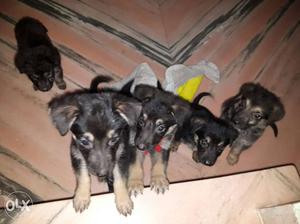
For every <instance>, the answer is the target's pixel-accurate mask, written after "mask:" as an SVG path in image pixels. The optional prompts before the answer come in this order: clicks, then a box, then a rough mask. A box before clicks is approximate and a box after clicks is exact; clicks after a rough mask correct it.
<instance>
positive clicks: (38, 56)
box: [15, 17, 66, 91]
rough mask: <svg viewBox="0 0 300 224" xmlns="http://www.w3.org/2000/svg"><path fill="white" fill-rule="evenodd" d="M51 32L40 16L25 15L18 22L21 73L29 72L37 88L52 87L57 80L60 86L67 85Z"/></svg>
mask: <svg viewBox="0 0 300 224" xmlns="http://www.w3.org/2000/svg"><path fill="white" fill-rule="evenodd" d="M47 32H48V30H47V28H46V27H45V26H44V25H43V24H42V23H41V22H40V21H38V20H37V19H34V18H31V17H24V18H22V19H21V20H19V21H18V22H17V24H16V26H15V36H16V39H17V54H16V56H15V65H16V67H17V68H18V70H19V72H20V73H25V74H26V75H27V76H28V78H29V79H30V80H31V82H32V83H33V88H34V90H40V91H48V90H50V89H51V88H52V86H53V82H54V81H55V83H56V85H57V86H58V88H59V89H65V88H66V83H65V81H64V80H63V72H62V68H61V62H60V55H59V52H58V50H57V48H56V47H54V45H53V44H52V42H51V40H50V38H49V36H48V34H47Z"/></svg>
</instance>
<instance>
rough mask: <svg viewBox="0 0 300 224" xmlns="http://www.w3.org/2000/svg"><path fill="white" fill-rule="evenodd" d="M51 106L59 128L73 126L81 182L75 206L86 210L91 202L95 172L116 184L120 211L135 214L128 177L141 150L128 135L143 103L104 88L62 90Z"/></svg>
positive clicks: (63, 132) (73, 150)
mask: <svg viewBox="0 0 300 224" xmlns="http://www.w3.org/2000/svg"><path fill="white" fill-rule="evenodd" d="M49 109H50V117H51V119H52V121H53V123H54V125H55V127H56V128H57V129H58V131H59V133H60V134H61V135H66V134H67V132H68V131H71V132H72V141H71V146H70V149H71V160H72V166H73V169H74V172H75V175H76V182H77V186H76V189H75V195H74V200H73V205H74V208H75V210H76V211H80V212H81V211H83V210H84V209H86V208H87V207H88V205H89V203H90V185H91V180H90V175H96V176H97V177H98V179H99V180H103V179H104V180H107V181H108V182H109V185H110V184H112V187H113V190H114V193H115V202H116V206H117V209H118V211H119V212H120V213H121V214H123V215H127V214H131V211H132V209H133V203H132V201H131V199H130V196H129V192H128V188H127V181H128V177H129V172H130V169H131V168H130V167H131V165H132V164H133V163H134V162H135V159H136V158H135V151H136V150H135V148H134V147H132V146H131V145H130V144H129V138H130V127H135V126H136V121H137V118H138V116H139V113H140V110H141V105H140V103H138V102H137V101H136V100H135V99H133V98H128V97H126V96H124V95H121V94H119V93H116V92H113V91H109V90H103V91H102V92H100V93H86V92H85V93H80V92H75V93H68V94H64V95H61V96H59V97H56V98H54V99H53V100H52V101H51V102H50V103H49ZM112 187H111V188H112ZM110 190H112V189H110Z"/></svg>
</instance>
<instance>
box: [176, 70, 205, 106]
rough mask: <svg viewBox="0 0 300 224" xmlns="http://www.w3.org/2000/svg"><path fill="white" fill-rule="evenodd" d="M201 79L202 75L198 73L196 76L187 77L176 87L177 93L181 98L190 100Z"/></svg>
mask: <svg viewBox="0 0 300 224" xmlns="http://www.w3.org/2000/svg"><path fill="white" fill-rule="evenodd" d="M202 80H203V75H199V76H197V77H194V78H191V79H189V80H188V81H186V82H185V83H184V84H183V85H181V86H179V87H178V88H177V90H176V92H177V94H178V95H179V96H180V97H182V98H183V99H185V100H187V101H189V102H192V100H193V98H194V95H195V94H196V92H197V90H198V88H199V85H200V84H201V82H202Z"/></svg>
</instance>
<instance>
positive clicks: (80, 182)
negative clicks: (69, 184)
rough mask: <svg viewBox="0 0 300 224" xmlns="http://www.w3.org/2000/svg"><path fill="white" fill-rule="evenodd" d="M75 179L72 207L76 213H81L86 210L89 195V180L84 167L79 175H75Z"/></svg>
mask: <svg viewBox="0 0 300 224" xmlns="http://www.w3.org/2000/svg"><path fill="white" fill-rule="evenodd" d="M76 179H77V186H76V190H75V195H74V199H73V206H74V209H75V211H76V212H82V211H83V210H85V209H87V208H88V206H89V204H90V195H91V178H90V175H89V173H88V170H87V168H86V167H85V166H84V167H82V168H81V170H80V174H78V175H76Z"/></svg>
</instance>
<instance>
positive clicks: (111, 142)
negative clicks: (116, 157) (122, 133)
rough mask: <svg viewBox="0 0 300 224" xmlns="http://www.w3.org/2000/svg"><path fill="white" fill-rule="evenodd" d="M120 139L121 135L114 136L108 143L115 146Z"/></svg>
mask: <svg viewBox="0 0 300 224" xmlns="http://www.w3.org/2000/svg"><path fill="white" fill-rule="evenodd" d="M118 141H119V137H113V138H111V139H110V140H109V142H108V145H110V146H113V145H115V144H116V143H117V142H118Z"/></svg>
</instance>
